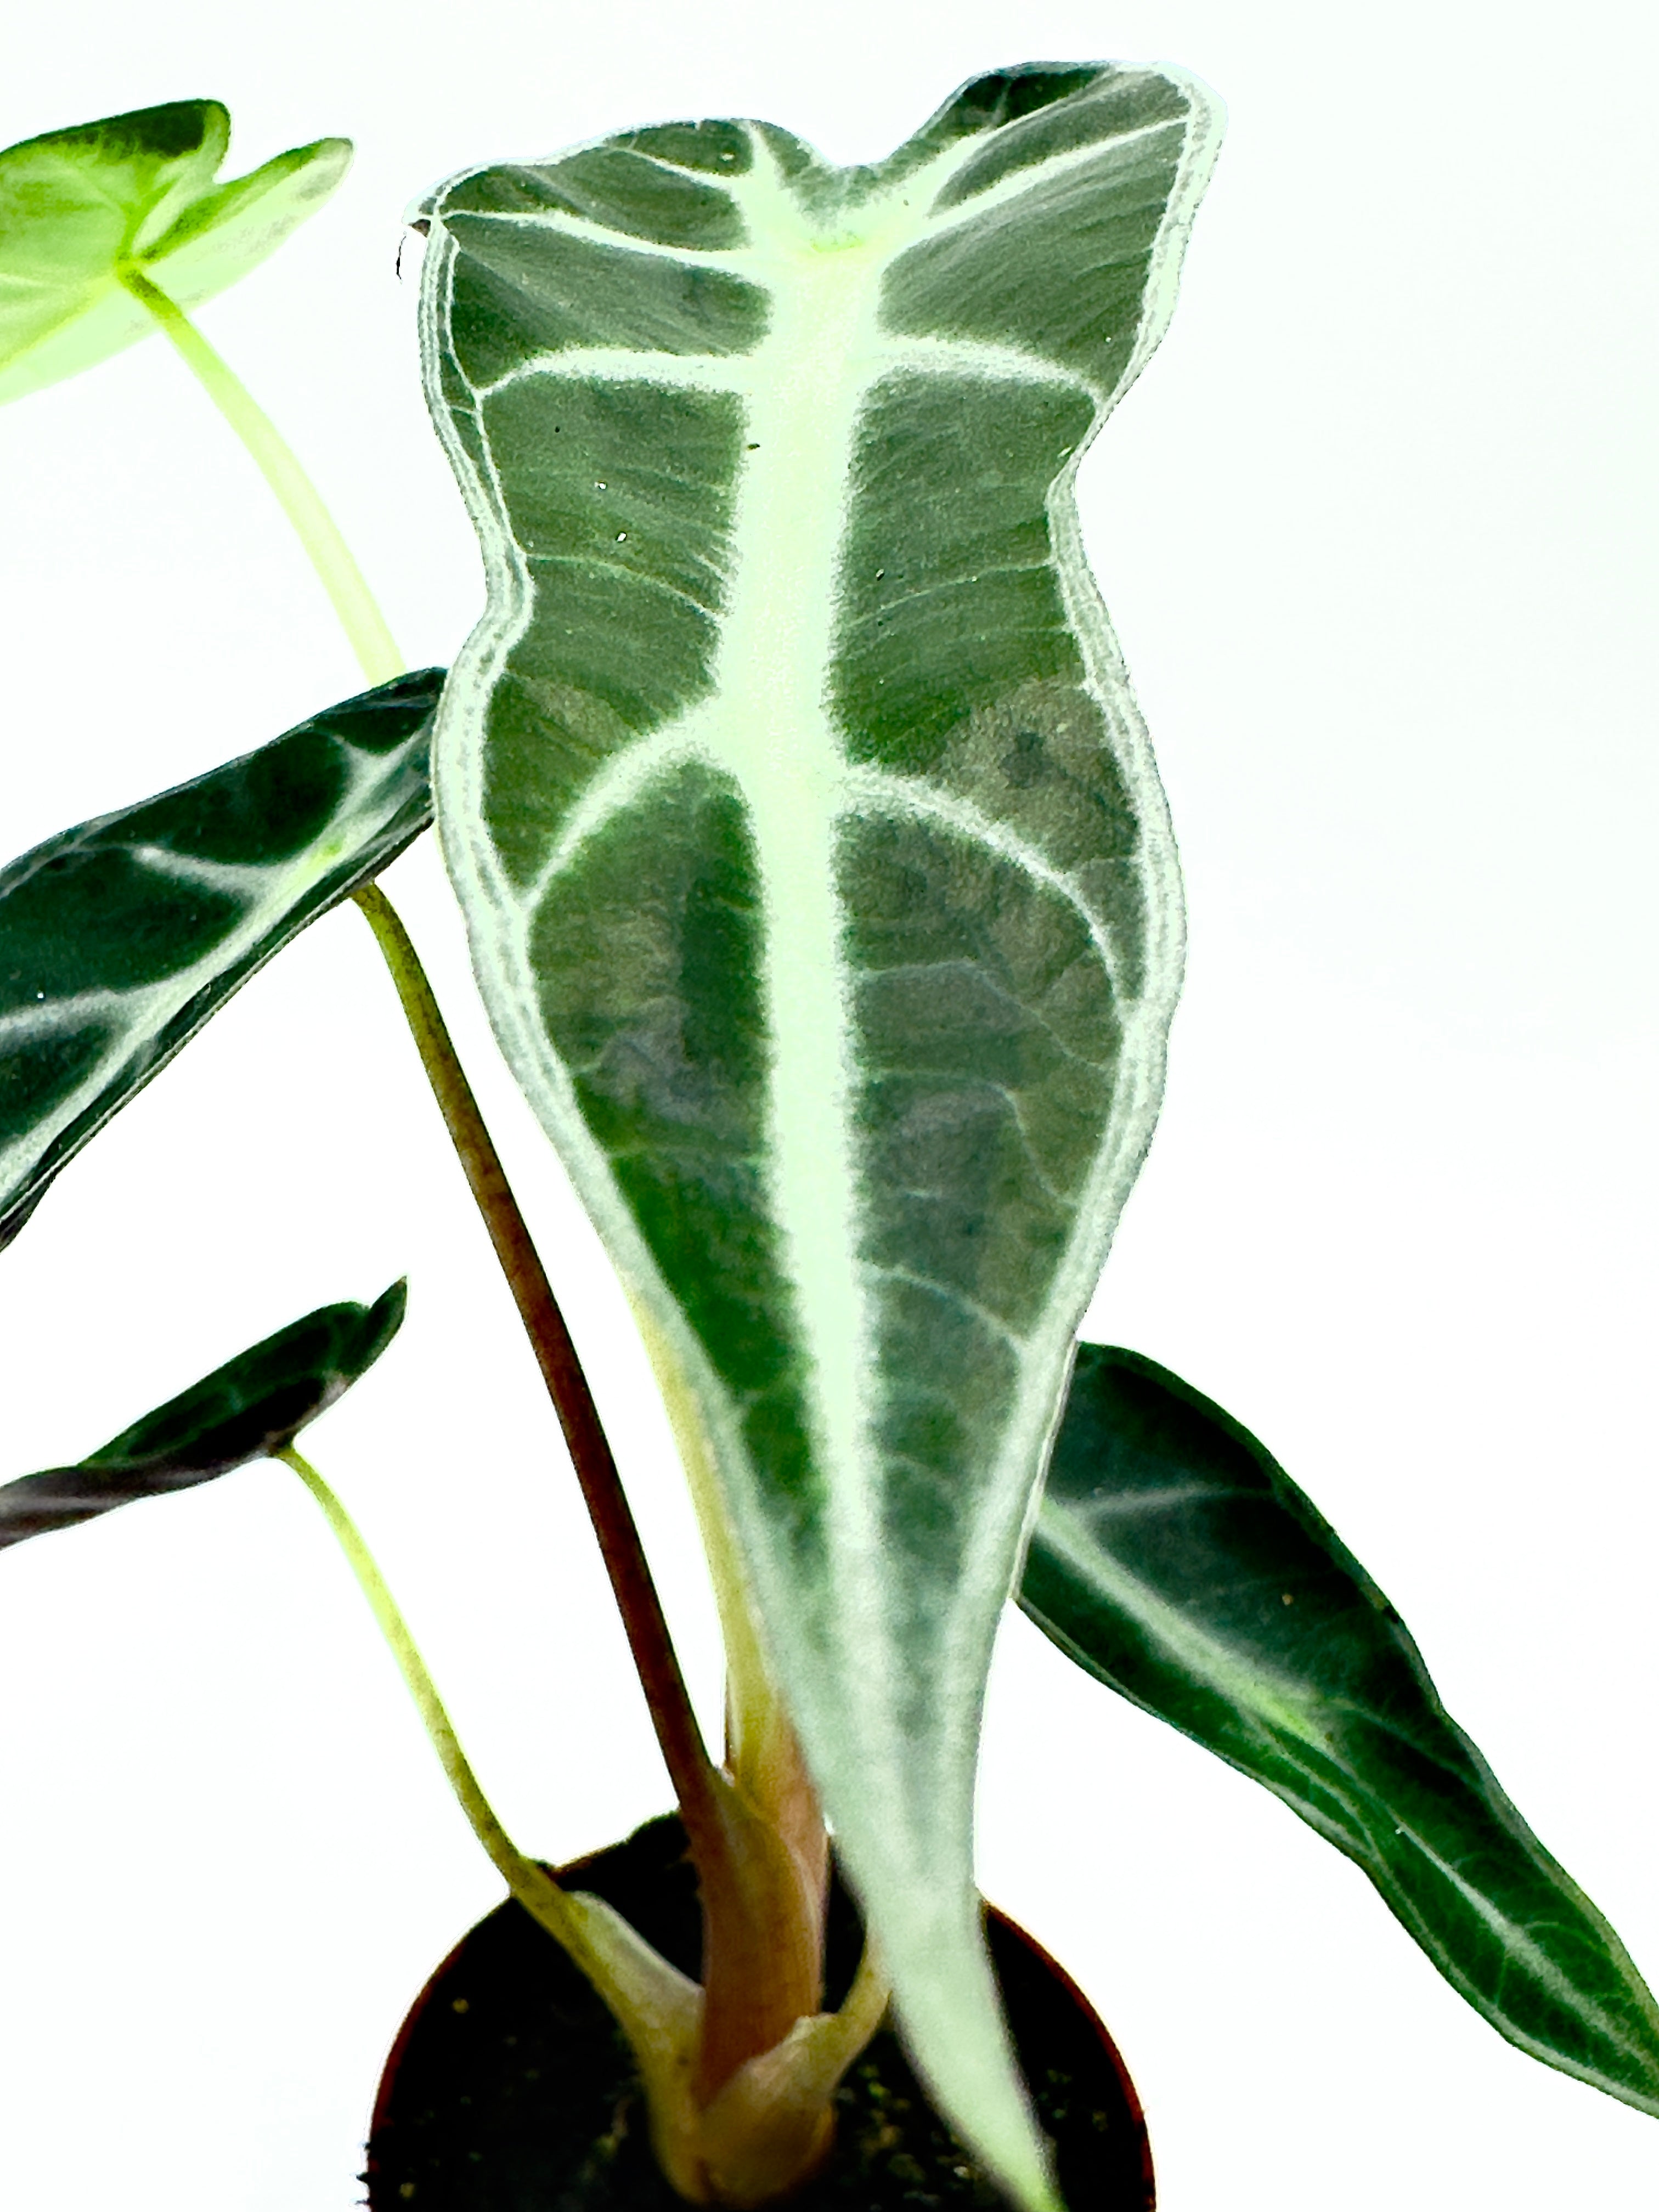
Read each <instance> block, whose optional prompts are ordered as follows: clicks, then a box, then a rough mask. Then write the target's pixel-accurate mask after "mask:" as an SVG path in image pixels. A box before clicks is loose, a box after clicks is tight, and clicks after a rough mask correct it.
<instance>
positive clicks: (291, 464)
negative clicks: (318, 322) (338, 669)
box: [121, 265, 404, 684]
mask: <svg viewBox="0 0 1659 2212" xmlns="http://www.w3.org/2000/svg"><path fill="white" fill-rule="evenodd" d="M121 282H122V283H124V284H125V287H126V289H127V290H128V291H129V292H131V295H132V296H133V298H134V299H135V300H137V301H140V302H141V303H142V304H143V306H144V307H148V308H149V312H150V313H151V314H152V315H154V317H155V319H156V321H157V322H158V323H159V324H160V325H161V328H162V330H164V331H166V333H167V337H169V338H171V340H172V341H173V345H174V346H175V347H176V348H177V349H178V351H179V355H180V356H181V357H182V358H183V360H184V361H185V363H186V365H187V366H188V367H189V368H191V369H192V370H193V371H194V372H195V374H196V376H197V379H198V380H200V383H201V385H202V387H203V389H204V391H205V392H206V393H207V395H208V397H209V398H210V399H211V400H212V402H213V404H214V405H215V406H216V408H217V409H218V410H219V412H220V413H221V414H222V416H224V418H225V420H226V422H228V423H229V425H230V427H231V428H232V429H233V430H234V432H235V433H236V435H237V436H238V437H239V438H240V440H241V441H242V443H243V444H244V445H245V446H246V447H247V450H248V452H249V453H251V454H252V457H253V459H254V461H255V462H256V463H257V465H258V468H259V471H260V472H261V474H262V475H263V476H264V480H265V482H266V483H268V484H269V485H270V489H272V491H274V492H275V493H276V497H277V499H278V500H279V501H281V503H282V507H283V513H285V514H286V515H287V517H288V519H289V521H290V522H291V523H292V524H293V525H294V527H295V532H297V534H298V536H299V539H300V543H301V544H302V545H303V546H304V547H305V550H306V551H307V554H308V555H309V556H310V558H311V565H312V567H313V568H314V569H315V570H316V571H317V574H318V576H319V579H320V580H321V583H322V586H323V589H324V590H325V592H327V593H328V596H329V598H330V599H331V601H332V602H333V606H334V611H335V613H336V614H337V615H338V617H340V622H341V624H342V626H343V629H344V630H345V634H346V635H347V637H348V638H349V640H350V641H351V649H352V651H353V652H354V653H356V656H357V659H358V663H359V665H361V667H362V671H363V674H364V676H365V677H366V678H368V681H369V683H370V684H386V683H390V681H391V680H392V678H393V677H394V676H401V675H402V674H403V672H404V659H403V655H402V654H401V653H399V652H398V647H397V645H396V643H395V641H393V638H392V632H391V631H390V630H389V629H387V627H386V617H385V616H384V615H382V614H381V612H380V608H379V607H378V606H377V605H376V604H375V601H374V594H373V592H370V590H369V588H368V584H367V583H366V582H365V581H364V580H363V573H362V569H361V568H359V567H358V566H357V563H356V561H355V560H354V558H353V557H352V553H351V549H350V547H349V545H348V544H346V542H345V540H344V538H342V537H341V535H340V532H339V531H338V529H337V527H336V526H335V522H334V518H333V516H332V515H331V513H329V511H328V509H327V508H326V507H325V506H324V504H323V501H322V497H321V495H320V494H319V492H318V489H317V487H316V485H315V484H313V483H312V481H311V478H310V477H308V476H307V474H306V472H305V471H304V470H303V469H302V468H301V465H300V464H299V461H298V459H296V458H295V453H294V452H293V449H292V448H291V447H289V444H288V443H287V441H285V439H284V438H283V435H282V433H281V432H280V431H279V430H278V429H277V428H276V424H275V423H274V422H272V421H271V419H270V416H268V415H267V414H266V413H265V411H264V408H263V407H261V406H260V405H259V404H258V400H256V399H255V398H254V397H253V395H252V392H249V390H248V389H247V386H246V385H245V384H244V383H243V382H242V380H241V379H240V377H239V376H238V375H237V374H236V372H235V371H234V369H233V368H231V367H230V365H229V364H228V362H225V361H224V360H222V358H221V357H220V356H219V355H218V354H217V353H216V352H215V350H214V349H213V348H212V347H211V346H210V344H209V343H208V342H207V340H206V339H205V338H204V337H203V336H202V333H201V332H200V331H198V330H197V327H196V325H195V324H194V323H192V322H191V319H190V317H189V316H188V315H187V314H185V311H184V309H183V308H182V307H179V306H178V305H177V303H176V302H175V301H173V300H170V299H169V298H168V297H167V294H166V293H165V292H164V291H162V289H161V286H160V285H159V284H155V283H151V281H150V279H149V277H148V276H145V275H144V273H143V270H140V269H135V268H133V267H131V265H128V266H125V267H124V268H123V269H122V270H121Z"/></svg>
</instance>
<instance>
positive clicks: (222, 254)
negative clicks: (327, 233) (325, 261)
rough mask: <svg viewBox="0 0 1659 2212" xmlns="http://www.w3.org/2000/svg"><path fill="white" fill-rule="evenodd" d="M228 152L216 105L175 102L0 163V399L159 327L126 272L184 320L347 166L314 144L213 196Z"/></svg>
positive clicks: (257, 257) (49, 141)
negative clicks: (144, 280)
mask: <svg viewBox="0 0 1659 2212" xmlns="http://www.w3.org/2000/svg"><path fill="white" fill-rule="evenodd" d="M229 143H230V118H229V116H228V113H227V112H226V111H225V110H224V108H222V106H220V104H219V102H218V101H217V100H173V101H171V102H169V103H168V105H167V106H164V107H144V108H139V109H137V111H136V112H133V113H131V114H130V115H110V116H106V117H105V118H103V119H102V120H101V121H100V122H97V123H82V124H79V125H76V126H75V127H74V128H73V129H71V130H68V131H48V132H46V135H45V136H44V137H40V138H29V139H26V140H25V141H24V142H23V143H22V144H21V145H18V146H9V147H7V148H6V149H5V150H4V152H3V153H0V400H5V399H15V398H19V397H21V394H22V393H24V392H33V391H36V390H38V389H39V388H40V386H42V385H45V384H53V383H56V382H57V381H58V379H59V378H60V377H64V376H72V375H73V374H75V373H76V370H77V369H82V368H90V367H91V366H92V364H93V363H94V362H98V361H102V360H103V359H104V358H105V357H106V356H107V355H109V354H112V353H118V352H119V351H120V350H121V349H122V348H123V347H124V346H129V345H131V343H133V341H134V340H135V339H137V338H141V337H145V336H146V335H147V334H148V333H149V331H153V330H154V329H155V321H154V319H153V318H152V317H151V315H150V313H149V310H148V309H147V308H146V307H143V306H142V305H141V304H140V303H139V302H138V301H137V300H135V299H134V298H133V296H132V295H131V293H130V292H128V291H127V290H126V289H125V288H124V286H123V284H122V283H121V270H122V269H123V268H124V267H131V268H134V269H137V270H142V272H143V274H144V275H145V276H148V277H149V280H150V281H151V283H155V284H158V285H159V286H160V287H161V289H162V290H163V291H164V292H166V293H167V295H169V297H170V298H171V299H173V301H175V303H176V304H177V305H178V306H179V307H195V306H196V305H197V303H198V302H199V301H203V300H207V299H210V298H211V297H212V296H213V295H214V294H215V293H216V292H222V291H223V290H224V289H225V287H226V286H227V285H228V284H234V283H235V282H236V280H237V278H238V277H239V276H246V273H247V271H248V270H250V269H253V268H257V267H258V264H259V263H260V262H261V261H263V260H264V258H265V256H266V255H267V254H268V253H271V252H275V250H276V247H277V246H280V245H281V244H282V242H283V240H284V239H285V238H286V237H287V236H288V234H289V232H290V231H291V230H293V229H295V228H296V227H297V226H298V225H299V224H300V223H301V222H304V220H305V218H306V217H307V216H308V215H309V214H311V213H312V211H313V209H315V208H318V207H319V206H320V205H321V204H322V203H323V201H324V200H325V199H326V198H327V197H328V196H329V194H330V193H331V191H333V190H334V187H335V186H336V185H337V184H338V183H339V181H340V179H341V178H342V177H343V175H344V174H345V171H346V165H347V163H348V162H349V161H350V159H351V147H350V144H349V142H348V141H347V140H346V139H343V138H319V139H318V140H317V141H316V143H314V144H313V145H310V146H296V147H295V148H293V149H291V150H290V151H289V152H288V153H286V154H278V155H276V158H275V160H273V161H267V162H266V163H265V164H264V167H261V168H258V169H256V170H254V171H253V172H252V174H251V175H249V176H246V177H238V178H235V179H233V180H232V181H231V182H229V183H228V184H216V183H215V181H214V179H215V176H216V173H217V171H218V167H219V164H220V163H221V162H222V161H223V160H224V158H225V153H226V149H227V148H228V145H229Z"/></svg>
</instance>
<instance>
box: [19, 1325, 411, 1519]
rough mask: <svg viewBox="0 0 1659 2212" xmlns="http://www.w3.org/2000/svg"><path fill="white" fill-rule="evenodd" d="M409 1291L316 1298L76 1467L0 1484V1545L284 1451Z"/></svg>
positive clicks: (331, 1397)
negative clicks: (367, 1301) (362, 1299)
mask: <svg viewBox="0 0 1659 2212" xmlns="http://www.w3.org/2000/svg"><path fill="white" fill-rule="evenodd" d="M405 1297H406V1291H405V1286H404V1285H403V1284H402V1283H394V1284H393V1285H392V1287H391V1289H390V1290H389V1291H386V1292H385V1293H384V1294H383V1295H382V1296H381V1297H378V1298H377V1299H376V1300H375V1302H374V1304H373V1305H372V1306H363V1305H357V1304H353V1303H350V1302H346V1303H343V1304H339V1305H333V1306H319V1308H318V1310H317V1311H316V1312H315V1313H310V1314H307V1316H305V1318H304V1320H303V1321H296V1322H289V1326H288V1327H287V1328H279V1329H278V1330H277V1332H276V1335H275V1336H268V1337H266V1338H264V1340H263V1341H262V1342H260V1343H258V1344H256V1345H253V1346H252V1347H251V1348H250V1349H249V1350H248V1351H246V1352H241V1353H240V1354H239V1355H238V1356H237V1358H234V1359H232V1360H228V1361H227V1362H226V1364H225V1365H224V1366H222V1367H216V1368H215V1369H214V1370H213V1372H212V1374H211V1375H207V1376H204V1377H203V1379H202V1380H201V1381H200V1382H199V1383H195V1384H194V1385H193V1386H192V1387H191V1389H188V1390H185V1391H182V1392H180V1394H179V1396H178V1397H176V1398H170V1399H168V1401H167V1404H166V1405H165V1406H160V1407H157V1408H156V1410H155V1412H154V1413H146V1414H145V1416H144V1418H143V1420H142V1421H135V1422H134V1423H133V1425H132V1426H131V1428H130V1429H123V1430H122V1431H121V1433H120V1435H119V1436H118V1437H115V1438H114V1439H113V1440H112V1442H111V1443H106V1445H105V1446H104V1447H103V1449H102V1450H101V1451H95V1452H91V1453H89V1454H88V1456H87V1457H86V1458H85V1459H83V1460H81V1461H79V1462H77V1463H76V1465H75V1466H74V1467H55V1468H48V1469H47V1470H46V1473H45V1474H26V1475H23V1476H21V1477H20V1479H19V1480H17V1481H15V1482H8V1483H6V1484H4V1485H0V1549H3V1547H5V1546H6V1545H8V1544H21V1542H22V1541H24V1539H25V1538H26V1537H28V1536H41V1535H45V1534H46V1533H47V1532H48V1531H49V1530H51V1529H53V1528H73V1527H74V1525H75V1523H76V1522H78V1521H90V1520H91V1519H92V1518H93V1517H94V1516H95V1515H97V1514H100V1513H107V1512H108V1511H109V1510H110V1509H111V1508H112V1506H116V1505H127V1504H131V1502H132V1500H133V1499H134V1498H159V1497H161V1496H162V1495H163V1494H164V1493H165V1492H168V1491H173V1490H189V1489H191V1488H192V1487H193V1486H195V1485H196V1484H197V1483H198V1482H210V1481H211V1480H213V1478H214V1476H215V1475H216V1474H229V1473H230V1471H231V1469H232V1468H237V1467H244V1466H246V1463H247V1462H248V1461H249V1460H251V1459H263V1458H264V1457H266V1456H267V1455H269V1454H270V1453H272V1452H276V1451H280V1450H281V1449H282V1448H283V1445H284V1444H289V1443H292V1442H293V1441H294V1438H295V1437H296V1436H297V1435H298V1434H299V1432H300V1431H301V1429H302V1428H304V1427H305V1425H306V1424H307V1422H308V1421H314V1420H315V1419H316V1418H317V1416H318V1415H319V1413H325V1412H326V1411H327V1409H328V1407H331V1405H332V1404H333V1403H334V1401H335V1400H336V1399H337V1398H340V1397H343V1395H345V1393H346V1391H348V1390H349V1389H350V1387H351V1385H352V1384H353V1383H355V1382H356V1381H357V1379H358V1377H359V1376H362V1375H364V1374H366V1373H367V1372H368V1369H369V1368H370V1367H372V1366H373V1365H374V1362H375V1361H376V1360H377V1359H378V1358H380V1354H381V1353H382V1352H384V1351H385V1350H386V1346H387V1345H388V1344H390V1343H391V1341H392V1338H393V1337H394V1336H396V1334H398V1328H400V1326H401V1325H402V1322H403V1318H404V1302H405Z"/></svg>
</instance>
